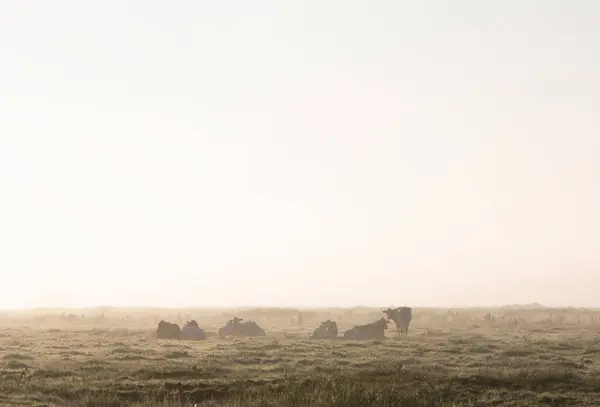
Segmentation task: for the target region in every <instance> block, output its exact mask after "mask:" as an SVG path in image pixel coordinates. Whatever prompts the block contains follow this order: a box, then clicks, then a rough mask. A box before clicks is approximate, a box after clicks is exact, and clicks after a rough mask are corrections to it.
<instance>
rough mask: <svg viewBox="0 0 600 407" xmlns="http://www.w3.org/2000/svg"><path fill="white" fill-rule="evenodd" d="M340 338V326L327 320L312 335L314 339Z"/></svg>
mask: <svg viewBox="0 0 600 407" xmlns="http://www.w3.org/2000/svg"><path fill="white" fill-rule="evenodd" d="M337 336H338V326H337V323H336V322H335V321H331V320H329V319H328V320H327V321H325V322H321V325H319V327H318V328H317V329H315V330H314V331H313V333H312V337H311V338H312V339H335V338H337Z"/></svg>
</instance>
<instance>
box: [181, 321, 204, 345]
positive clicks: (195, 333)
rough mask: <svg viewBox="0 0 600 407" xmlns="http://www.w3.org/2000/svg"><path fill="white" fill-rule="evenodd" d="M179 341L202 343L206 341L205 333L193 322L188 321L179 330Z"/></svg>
mask: <svg viewBox="0 0 600 407" xmlns="http://www.w3.org/2000/svg"><path fill="white" fill-rule="evenodd" d="M181 339H184V340H189V341H203V340H205V339H206V332H204V329H202V328H200V327H199V326H198V323H197V322H196V321H195V320H191V321H188V322H187V323H186V324H185V325H184V327H183V328H181Z"/></svg>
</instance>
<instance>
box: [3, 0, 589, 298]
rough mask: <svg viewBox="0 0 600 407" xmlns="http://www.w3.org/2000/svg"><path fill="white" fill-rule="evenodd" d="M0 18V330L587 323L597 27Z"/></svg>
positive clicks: (362, 19) (578, 9)
mask: <svg viewBox="0 0 600 407" xmlns="http://www.w3.org/2000/svg"><path fill="white" fill-rule="evenodd" d="M449 4H450V3H448V2H442V1H435V0H432V1H428V2H423V1H405V2H399V1H392V0H384V1H379V2H367V1H356V0H352V1H344V2H341V1H337V2H334V1H314V0H307V1H302V2H284V1H275V0H269V1H262V0H259V1H252V2H249V1H219V2H216V1H215V2H199V1H179V2H176V3H170V4H169V5H167V3H166V2H159V1H156V0H154V1H149V0H145V1H141V0H140V1H120V2H79V1H62V0H56V1H53V2H41V1H28V2H25V1H16V0H11V1H8V0H7V1H4V2H2V4H1V5H0V50H2V51H1V52H2V63H1V64H0V112H1V114H0V270H2V277H1V284H2V287H3V290H2V295H1V296H0V308H14V307H38V306H92V305H115V306H135V305H138V306H174V307H175V306H238V305H264V306H269V305H279V306H346V305H404V304H407V305H412V306H425V305H430V306H444V305H447V306H455V305H499V304H506V303H526V302H532V301H536V302H540V303H542V304H544V305H576V306H578V305H581V306H593V305H596V306H600V302H599V300H598V296H597V292H598V291H599V288H600V282H599V280H600V277H598V276H600V273H599V265H600V259H599V257H598V247H599V244H600V236H599V232H598V231H599V230H600V216H599V215H598V208H599V207H600V187H599V186H600V164H599V161H598V157H600V137H598V135H599V134H600V125H599V122H598V112H600V101H599V99H600V96H599V95H600V77H599V75H598V72H600V41H599V40H600V28H598V24H597V22H598V21H600V3H598V2H594V1H592V0H588V1H578V2H571V3H568V2H564V1H560V2H559V1H549V0H545V1H542V0H539V1H533V0H524V1H513V0H509V1H503V2H481V1H475V0H472V1H466V0H457V1H453V2H452V7H450V5H449Z"/></svg>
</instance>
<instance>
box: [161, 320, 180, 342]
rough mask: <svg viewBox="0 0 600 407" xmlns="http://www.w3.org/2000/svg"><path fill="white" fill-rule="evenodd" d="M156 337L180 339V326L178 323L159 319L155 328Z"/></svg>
mask: <svg viewBox="0 0 600 407" xmlns="http://www.w3.org/2000/svg"><path fill="white" fill-rule="evenodd" d="M156 337H157V338H158V339H181V328H179V325H177V324H173V323H171V322H166V321H163V320H161V321H160V322H159V323H158V328H157V329H156Z"/></svg>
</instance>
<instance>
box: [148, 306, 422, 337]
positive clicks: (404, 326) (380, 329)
mask: <svg viewBox="0 0 600 407" xmlns="http://www.w3.org/2000/svg"><path fill="white" fill-rule="evenodd" d="M383 313H384V314H385V315H386V318H381V319H379V320H377V321H375V322H372V323H370V324H366V325H355V326H354V327H352V328H351V329H349V330H347V331H346V332H344V334H343V335H342V336H341V337H339V336H338V333H339V332H338V326H337V323H336V322H335V321H331V320H327V321H325V322H322V323H321V325H319V326H318V327H317V328H316V329H315V330H314V331H313V333H312V336H311V338H313V339H345V340H370V339H377V340H381V339H384V338H385V330H386V329H388V324H389V323H390V322H394V324H395V325H396V330H397V333H398V335H408V326H409V325H410V322H411V321H412V308H410V307H398V308H388V309H386V310H384V311H383ZM156 335H157V337H158V338H159V339H182V340H196V341H201V340H205V339H206V338H207V335H206V332H205V331H204V330H203V329H202V328H200V327H199V326H198V323H197V322H196V321H194V320H192V321H188V322H187V323H186V324H185V325H184V326H183V327H182V328H180V327H179V325H177V324H174V323H170V322H166V321H160V322H159V323H158V329H157V330H156ZM219 336H220V337H221V338H225V337H228V336H234V337H243V336H265V330H264V329H263V328H261V327H260V326H258V324H257V323H256V322H254V321H243V319H242V318H238V317H235V318H233V319H231V320H229V321H228V322H227V324H225V326H223V327H222V328H221V329H219Z"/></svg>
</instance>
